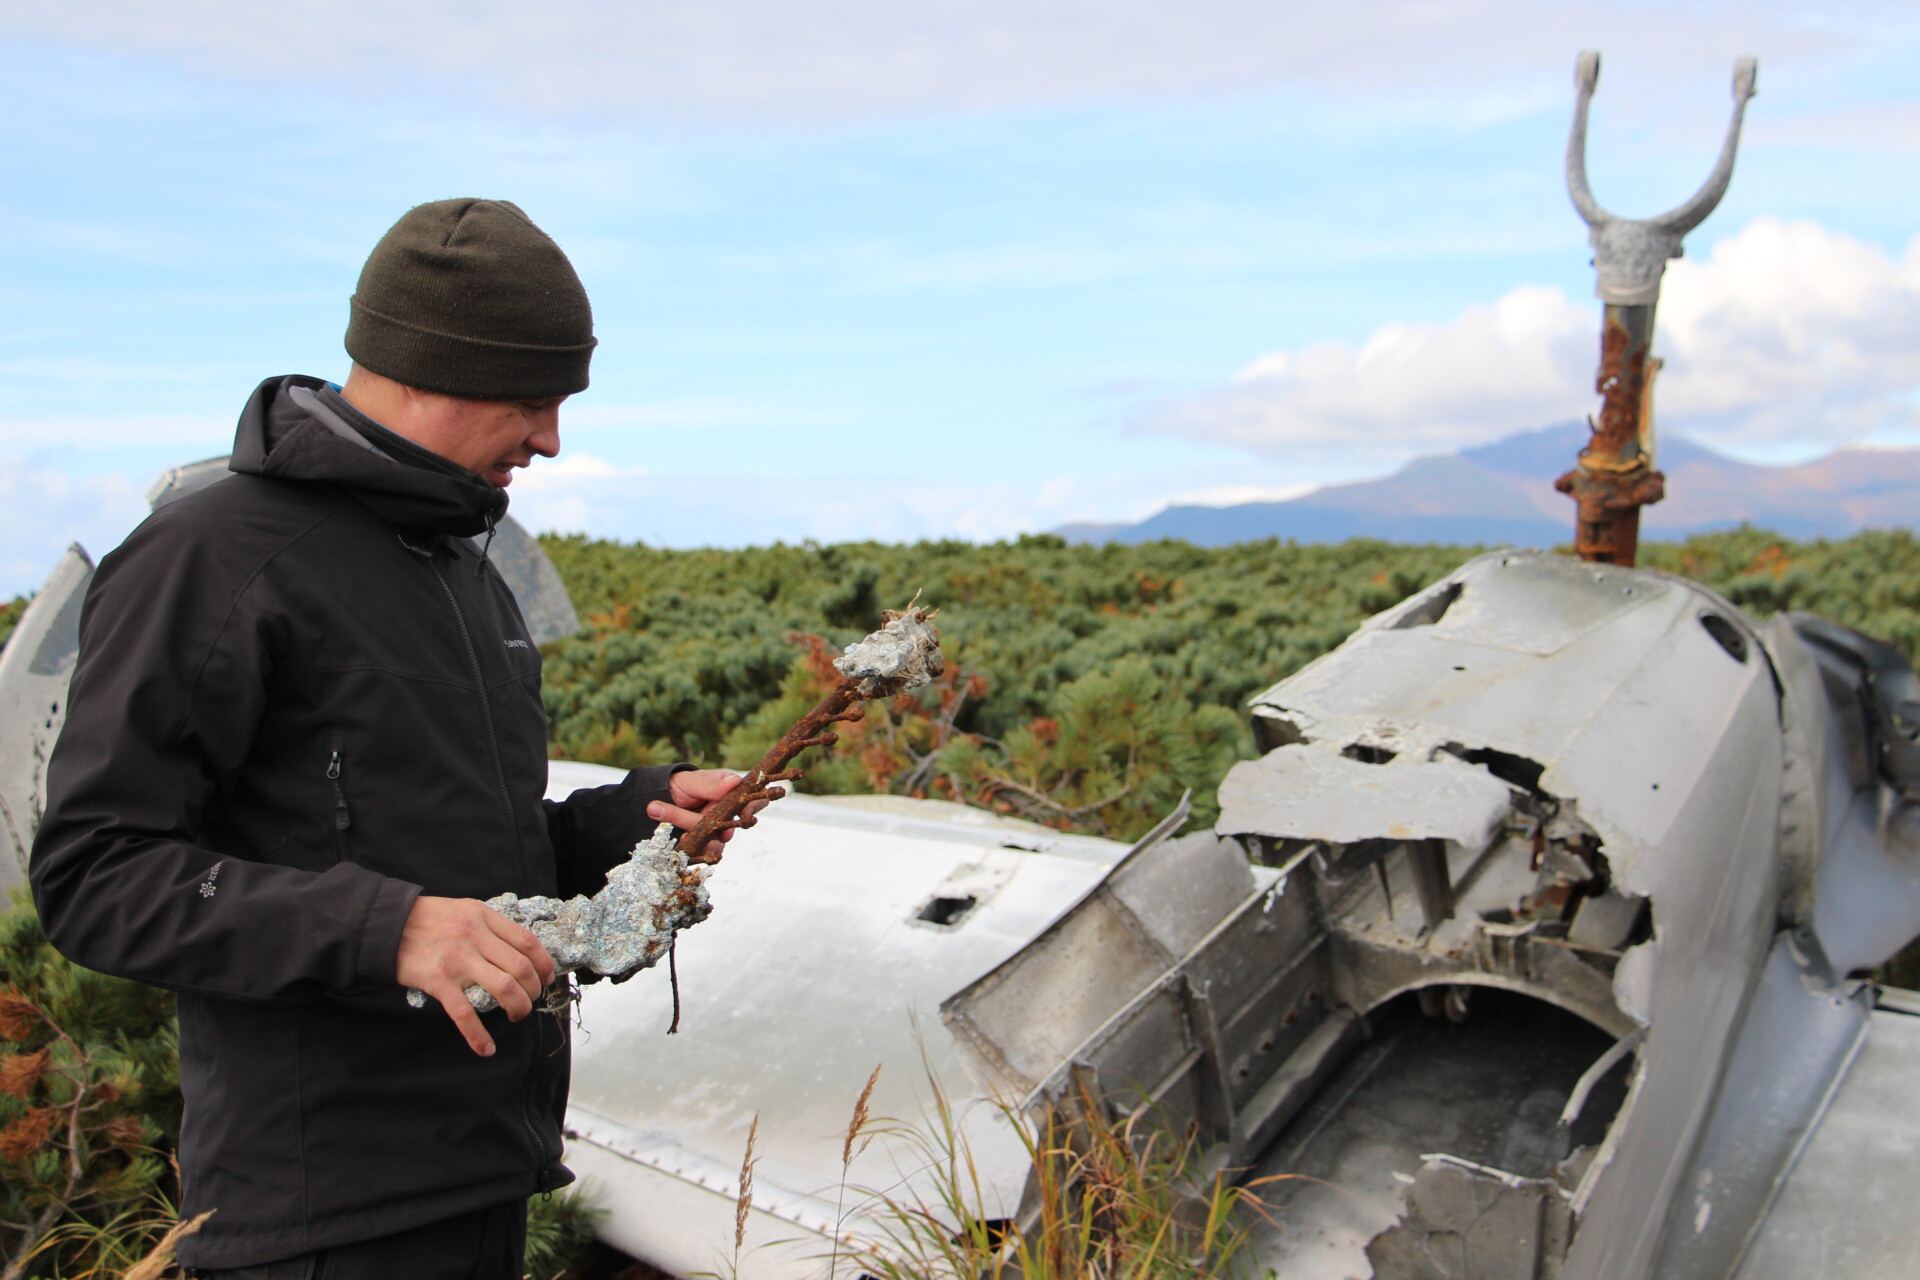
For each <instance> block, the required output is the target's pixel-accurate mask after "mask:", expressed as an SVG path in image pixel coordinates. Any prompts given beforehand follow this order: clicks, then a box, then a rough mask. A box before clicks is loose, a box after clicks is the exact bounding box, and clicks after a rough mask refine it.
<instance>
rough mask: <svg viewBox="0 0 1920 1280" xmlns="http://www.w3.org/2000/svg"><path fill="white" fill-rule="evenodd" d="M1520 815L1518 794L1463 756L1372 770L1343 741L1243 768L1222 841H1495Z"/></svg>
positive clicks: (1231, 792) (1227, 798)
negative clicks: (1346, 751)
mask: <svg viewBox="0 0 1920 1280" xmlns="http://www.w3.org/2000/svg"><path fill="white" fill-rule="evenodd" d="M1512 807H1513V790H1512V788H1511V787H1509V786H1508V785H1507V784H1506V783H1504V782H1502V781H1500V780H1499V779H1498V778H1495V777H1493V776H1492V775H1491V774H1489V773H1488V772H1487V771H1486V770H1485V769H1483V768H1480V767H1478V766H1477V765H1470V764H1467V763H1466V762H1464V761H1462V760H1460V759H1459V758H1458V757H1456V756H1451V755H1441V756H1437V757H1435V758H1434V759H1431V760H1422V759H1418V758H1412V757H1404V756H1402V757H1396V758H1394V759H1393V760H1390V761H1388V762H1387V763H1385V764H1365V763H1363V762H1361V761H1359V760H1355V759H1350V758H1348V757H1346V756H1343V755H1341V754H1340V747H1339V744H1338V743H1311V744H1309V743H1297V744H1291V745H1288V746H1283V747H1276V748H1274V749H1273V750H1272V751H1269V752H1267V754H1266V755H1264V756H1261V757H1260V758H1259V759H1258V760H1243V761H1241V762H1240V763H1239V764H1236V765H1234V766H1233V768H1232V769H1230V770H1228V771H1227V776H1226V778H1225V780H1223V781H1222V782H1221V784H1220V819H1219V821H1218V822H1216V823H1215V824H1214V830H1216V831H1218V832H1220V833H1221V834H1222V835H1234V836H1238V835H1261V836H1275V837H1281V838H1286V839H1295V840H1325V841H1329V842H1331V843H1334V844H1353V843H1356V842H1358V841H1361V840H1452V841H1455V842H1456V843H1459V844H1463V845H1466V846H1467V847H1468V848H1471V849H1484V848H1485V847H1486V846H1487V841H1489V840H1490V839H1492V837H1493V833H1494V832H1495V831H1496V830H1497V829H1498V828H1499V827H1500V825H1501V823H1502V822H1503V821H1504V820H1505V819H1506V816H1507V814H1508V813H1509V811H1511V809H1512Z"/></svg>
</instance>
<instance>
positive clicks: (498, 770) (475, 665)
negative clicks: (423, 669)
mask: <svg viewBox="0 0 1920 1280" xmlns="http://www.w3.org/2000/svg"><path fill="white" fill-rule="evenodd" d="M401 545H402V546H405V545H406V542H405V540H404V539H402V541H401ZM408 549H409V550H411V549H412V548H410V547H409V548H408ZM426 559H427V565H428V566H429V567H430V568H431V569H432V570H433V576H434V580H435V581H437V582H438V583H439V584H440V590H441V591H442V592H443V593H445V595H446V597H447V604H448V605H449V606H450V607H451V608H452V609H453V620H454V622H455V623H457V624H458V625H459V627H460V639H461V642H462V643H464V644H465V645H466V647H467V663H468V665H469V666H470V667H471V668H472V669H473V688H474V692H476V693H478V694H479V695H480V719H481V720H482V722H484V723H485V725H486V728H487V750H488V751H489V752H490V753H491V754H492V756H493V776H494V780H495V781H496V782H497V783H498V784H499V787H500V802H501V803H502V804H503V805H505V806H506V810H507V828H508V830H510V831H512V832H513V852H514V858H515V860H516V861H517V862H519V863H520V873H521V874H522V875H526V874H527V865H526V859H527V855H526V849H525V848H524V847H523V846H522V845H521V843H520V826H519V823H518V822H517V821H516V820H515V818H514V812H513V792H512V791H510V790H509V789H508V788H507V767H506V764H505V763H504V762H503V761H502V760H501V758H500V738H499V735H498V733H497V732H496V731H495V729H494V725H493V700H492V699H491V698H489V697H488V696H487V676H486V672H485V671H483V670H482V669H481V667H480V651H479V650H478V649H475V648H474V647H473V633H472V632H471V631H469V630H467V615H466V614H465V613H464V612H463V611H462V610H461V608H460V601H459V598H458V597H456V596H455V595H454V594H453V585H452V584H451V583H449V582H448V581H447V575H446V574H445V573H443V572H441V570H440V562H439V561H438V560H436V559H434V558H433V556H432V554H431V553H429V554H428V556H427V558H426ZM535 1016H536V1017H537V1016H538V1015H537V1014H536V1015H535ZM534 1030H535V1034H534V1046H533V1052H532V1053H531V1054H530V1055H528V1058H527V1069H526V1071H525V1072H524V1073H522V1075H521V1077H520V1125H521V1127H522V1128H524V1129H525V1130H526V1131H527V1149H528V1150H529V1151H531V1152H532V1153H533V1161H534V1166H535V1169H536V1170H537V1172H536V1173H535V1175H534V1176H535V1179H536V1180H538V1181H540V1182H543V1183H544V1182H545V1181H546V1176H547V1174H546V1167H547V1165H546V1160H547V1156H546V1152H545V1151H543V1150H541V1147H540V1134H539V1132H538V1131H537V1130H536V1129H535V1128H534V1127H533V1118H532V1117H531V1116H529V1115H528V1114H527V1091H528V1090H529V1089H530V1088H531V1087H532V1083H533V1073H534V1069H535V1068H536V1067H537V1066H538V1065H539V1062H540V1046H541V1045H542V1044H543V1043H544V1042H545V1040H546V1035H545V1028H543V1027H541V1026H539V1024H537V1023H536V1024H535V1028H534Z"/></svg>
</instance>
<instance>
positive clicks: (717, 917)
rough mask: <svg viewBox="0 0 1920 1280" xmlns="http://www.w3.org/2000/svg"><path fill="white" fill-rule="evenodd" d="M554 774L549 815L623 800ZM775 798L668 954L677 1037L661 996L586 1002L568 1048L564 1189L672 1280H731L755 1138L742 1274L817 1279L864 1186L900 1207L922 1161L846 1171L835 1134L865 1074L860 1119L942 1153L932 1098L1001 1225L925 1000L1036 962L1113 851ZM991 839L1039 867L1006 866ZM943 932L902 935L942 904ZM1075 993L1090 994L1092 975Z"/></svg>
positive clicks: (609, 988)
mask: <svg viewBox="0 0 1920 1280" xmlns="http://www.w3.org/2000/svg"><path fill="white" fill-rule="evenodd" d="M620 776H621V775H620V774H619V772H617V771H615V770H611V769H603V768H599V767H597V766H593V765H580V764H571V763H565V762H558V761H556V762H555V763H554V764H552V765H551V766H550V773H549V784H548V794H549V795H550V796H552V797H555V798H558V797H560V796H564V795H566V794H568V793H569V792H571V791H573V790H574V789H576V788H579V787H584V786H596V785H601V784H604V783H606V782H610V781H616V780H618V778H619V777H620ZM922 812H924V813H926V814H928V815H930V816H928V817H916V816H910V814H903V813H901V812H899V811H898V807H897V806H895V807H892V808H891V809H890V810H881V811H876V810H872V809H863V808H859V807H855V806H849V805H838V804H834V803H831V802H829V801H828V800H825V799H814V798H810V797H806V796H789V797H788V798H786V799H784V800H782V801H781V802H780V803H778V804H776V805H773V806H772V807H770V808H769V809H768V810H767V811H766V812H765V813H764V814H762V815H761V818H760V823H759V825H758V826H756V827H755V828H754V829H753V831H752V832H751V833H750V834H748V835H746V836H743V837H742V838H741V839H739V840H737V841H735V842H734V844H733V845H731V846H730V847H729V849H728V853H727V860H726V862H725V863H724V864H722V866H721V868H720V870H719V871H718V872H717V873H716V874H715V876H714V877H713V879H712V880H711V882H710V885H709V887H710V889H711V890H712V893H713V901H714V912H713V915H712V917H711V918H710V919H708V920H707V921H706V922H705V923H703V924H701V925H700V926H699V927H698V928H695V929H690V930H688V931H687V932H686V933H685V935H683V937H682V938H681V939H680V942H679V948H678V949H679V957H678V959H679V973H680V987H681V995H682V999H683V1021H682V1023H681V1028H680V1033H679V1034H678V1035H675V1036H671V1037H670V1036H667V1035H666V1034H665V1032H666V1028H667V1025H668V1022H669V1021H670V1020H671V1018H672V995H671V992H670V989H669V985H668V982H667V974H666V973H664V972H662V971H660V970H659V969H656V970H651V971H649V972H647V973H645V974H642V975H641V976H639V977H637V978H635V979H634V980H633V981H631V982H627V983H624V984H621V985H619V986H614V985H610V984H605V983H602V984H598V985H595V986H590V987H588V988H586V989H585V991H584V993H583V996H582V1000H581V1004H580V1009H579V1018H580V1023H579V1027H578V1029H577V1031H576V1034H575V1038H574V1046H575V1048H574V1067H573V1086H572V1093H571V1102H570V1105H569V1109H568V1127H569V1130H570V1132H571V1133H572V1135H573V1137H572V1141H571V1143H570V1146H569V1148H568V1155H567V1162H568V1164H569V1166H570V1167H572V1168H573V1169H575V1170H576V1171H577V1172H579V1173H580V1174H582V1176H583V1177H586V1178H588V1179H590V1180H591V1182H592V1184H593V1186H594V1187H595V1189H596V1196H597V1199H598V1201H599V1203H600V1204H601V1205H602V1206H603V1207H605V1208H606V1209H607V1210H608V1211H609V1216H608V1218H607V1219H606V1221H605V1222H604V1223H603V1225H602V1227H601V1235H602V1236H603V1237H604V1238H606V1239H607V1240H608V1241H610V1242H611V1243H613V1244H615V1245H617V1246H618V1247H620V1248H622V1249H624V1250H626V1251H627V1252H629V1253H631V1254H633V1255H634V1256H636V1257H640V1258H643V1259H645V1260H647V1261H648V1262H651V1263H653V1264H654V1265H656V1266H659V1267H662V1268H664V1269H666V1270H668V1271H670V1272H673V1273H674V1274H679V1275H685V1274H689V1273H692V1272H697V1271H708V1272H712V1271H724V1270H725V1269H726V1265H727V1261H728V1255H729V1254H730V1252H731V1245H732V1240H733V1229H734V1207H735V1205H734V1196H735V1194H736V1190H737V1188H736V1186H735V1180H736V1178H737V1176H738V1172H739V1168H740V1161H741V1157H742V1155H743V1153H744V1148H745V1145H746V1137H747V1128H748V1125H749V1123H750V1122H751V1120H752V1118H753V1117H754V1116H755V1115H756V1114H758V1115H759V1117H760V1130H759V1143H758V1152H759V1160H760V1163H759V1167H758V1170H757V1171H756V1173H755V1175H754V1205H755V1208H754V1211H753V1213H752V1215H751V1221H750V1222H749V1225H748V1238H747V1247H746V1249H745V1250H744V1251H743V1252H742V1255H741V1258H740V1270H739V1274H740V1275H741V1276H742V1277H745V1278H746V1280H784V1278H786V1277H801V1276H817V1275H819V1274H821V1273H822V1271H823V1270H824V1267H823V1264H822V1263H821V1261H820V1259H821V1258H822V1257H823V1256H824V1255H825V1254H826V1252H827V1251H828V1249H829V1248H830V1247H831V1245H830V1241H831V1236H832V1234H833V1233H834V1231H835V1230H836V1228H839V1229H843V1230H849V1231H859V1230H865V1231H868V1232H871V1231H872V1230H873V1224H872V1222H871V1220H870V1217H869V1214H870V1208H869V1207H866V1206H867V1201H866V1200H865V1198H864V1197H863V1196H862V1195H861V1194H860V1192H859V1190H858V1189H859V1188H863V1187H864V1188H891V1189H893V1190H894V1192H895V1193H896V1194H910V1193H911V1192H912V1190H913V1188H914V1187H915V1186H917V1185H919V1184H918V1183H916V1182H914V1181H913V1180H912V1179H909V1180H908V1181H907V1182H906V1183H905V1184H904V1185H903V1184H902V1181H901V1180H902V1175H903V1173H904V1172H910V1171H915V1170H921V1169H923V1168H924V1166H925V1163H926V1155H925V1153H924V1152H923V1151H920V1150H917V1149H915V1147H914V1146H913V1142H912V1141H911V1140H910V1139H908V1138H906V1137H904V1136H903V1135H902V1134H901V1133H900V1132H894V1133H892V1134H890V1135H886V1136H882V1137H881V1138H879V1139H878V1140H876V1141H875V1142H874V1143H873V1145H872V1146H871V1147H870V1148H868V1149H866V1151H865V1152H864V1154H860V1155H857V1156H856V1158H855V1159H854V1161H853V1165H852V1167H851V1169H849V1170H846V1171H844V1176H845V1182H846V1184H847V1185H848V1186H849V1187H850V1188H853V1190H850V1191H849V1192H848V1193H847V1194H846V1195H845V1196H844V1198H843V1197H842V1195H841V1183H842V1179H843V1170H842V1168H841V1162H840V1161H841V1154H842V1142H841V1139H842V1136H843V1134H844V1133H845V1130H846V1127H847V1123H848V1120H849V1118H850V1116H851V1114H852V1111H853V1105H854V1101H855V1099H856V1098H857V1097H858V1096H859V1094H860V1090H861V1087H862V1085H863V1084H864V1083H865V1082H866V1080H867V1077H868V1073H869V1072H871V1071H872V1070H873V1068H874V1067H875V1066H876V1065H881V1064H884V1070H883V1071H882V1073H881V1076H880V1080H879V1084H878V1086H877V1087H876V1090H875V1093H874V1096H873V1100H872V1104H871V1107H872V1113H873V1115H874V1116H875V1117H884V1118H886V1119H888V1120H890V1121H896V1122H899V1123H900V1124H901V1125H904V1126H908V1127H910V1128H911V1129H912V1130H914V1131H917V1132H918V1133H919V1134H920V1135H922V1136H924V1135H927V1134H931V1133H933V1132H936V1131H937V1130H938V1127H939V1122H938V1120H937V1117H936V1116H935V1114H934V1106H933V1100H932V1098H931V1096H930V1092H929V1090H930V1087H931V1086H933V1085H936V1084H937V1086H938V1087H939V1088H940V1089H941V1090H942V1091H944V1093H945V1095H946V1097H947V1098H948V1100H949V1101H950V1103H951V1104H952V1105H953V1107H954V1110H955V1114H956V1116H957V1120H958V1123H959V1124H960V1126H961V1127H962V1130H963V1131H964V1132H965V1134H966V1136H967V1140H968V1142H969V1144H970V1145H971V1146H972V1148H973V1152H974V1157H975V1160H976V1162H977V1166H978V1168H979V1171H980V1174H981V1178H982V1191H983V1197H984V1203H983V1204H982V1205H981V1206H980V1208H981V1211H982V1212H984V1213H985V1214H986V1215H987V1216H1001V1217H1011V1216H1013V1213H1014V1212H1015V1210H1016V1209H1017V1207H1018V1203H1019V1198H1020V1195H1021V1193H1022V1191H1023V1189H1024V1187H1025V1182H1026V1174H1027V1168H1028V1162H1027V1159H1026V1154H1025V1151H1024V1148H1022V1147H1021V1145H1020V1143H1019V1140H1018V1138H1017V1135H1015V1134H1014V1132H1013V1130H1012V1128H1011V1127H1010V1126H1009V1125H1008V1124H1007V1122H1006V1120H1005V1118H1004V1116H1003V1114H1002V1113H1001V1111H1000V1110H999V1109H998V1108H997V1107H996V1106H995V1105H994V1104H993V1102H992V1101H991V1097H992V1095H991V1093H990V1092H989V1091H986V1090H983V1089H982V1088H980V1087H979V1086H978V1085H977V1084H976V1083H975V1082H974V1081H973V1079H972V1077H971V1076H969V1075H968V1074H967V1071H966V1070H965V1068H964V1066H963V1064H962V1062H961V1060H960V1057H959V1056H958V1054H957V1052H956V1048H955V1046H954V1043H953V1040H952V1038H951V1037H950V1036H949V1035H948V1034H947V1032H946V1031H945V1029H944V1028H943V1027H942V1026H941V1025H940V1022H939V1019H938V1017H937V1016H936V1011H937V1010H938V1007H939V1004H940V1002H941V1001H942V1000H943V999H945V998H946V997H947V996H949V995H950V994H952V993H953V992H954V991H956V990H958V989H960V988H961V987H963V986H965V985H966V984H967V983H969V982H971V981H973V980H975V979H977V978H979V977H980V976H981V975H982V974H984V973H986V972H988V971H989V970H991V969H993V968H994V967H995V966H997V965H998V964H1000V963H1001V962H1002V961H1004V960H1005V959H1007V958H1008V957H1009V956H1011V955H1013V954H1014V953H1016V952H1018V951H1019V950H1020V949H1021V948H1022V947H1024V946H1026V945H1027V944H1028V943H1030V942H1032V941H1033V940H1034V938H1035V937H1036V936H1037V935H1039V934H1041V933H1042V932H1043V931H1044V930H1045V929H1046V927H1047V926H1048V925H1050V924H1052V923H1053V922H1054V920H1055V918H1056V917H1058V916H1059V915H1060V914H1061V912H1062V911H1064V910H1065V909H1066V908H1067V907H1069V906H1070V905H1071V904H1073V903H1074V902H1076V901H1078V900H1080V899H1082V898H1083V897H1085V896H1086V894H1087V893H1088V892H1089V891H1090V890H1092V889H1093V888H1094V887H1095V886H1096V885H1097V884H1098V883H1099V882H1100V881H1101V880H1102V879H1103V878H1104V877H1105V876H1106V874H1107V872H1108V871H1109V869H1110V868H1111V867H1112V866H1113V865H1114V864H1115V863H1116V862H1118V861H1119V859H1120V858H1121V856H1122V855H1123V854H1124V853H1125V852H1126V848H1125V846H1123V845H1119V844H1115V843H1112V842H1109V841H1104V840H1094V839H1089V838H1084V837H1075V836H1068V835H1062V834H1060V833H1049V834H1048V835H1047V836H1046V837H1043V838H1037V837H1036V834H1035V833H1033V832H1032V831H1031V830H1029V829H1026V828H1019V829H1013V828H1007V827H1004V826H1002V825H997V824H996V825H983V824H977V823H958V822H948V821H944V820H943V819H944V817H945V816H946V813H945V810H944V807H943V806H940V805H937V804H934V805H928V806H926V807H925V809H924V810H923V811H922ZM1008 841H1016V842H1020V843H1024V844H1033V845H1043V846H1045V847H1044V848H1042V849H1038V850H1036V849H1030V848H1009V847H1007V842H1008ZM962 888H964V889H966V890H968V891H970V892H971V893H973V894H977V895H978V897H977V898H976V902H975V905H974V906H973V907H972V908H971V909H969V910H967V911H965V912H964V913H963V914H961V915H960V916H959V917H958V918H957V920H956V923H954V924H953V925H951V926H941V925H938V924H934V923H930V922H928V921H924V920H921V919H919V918H918V917H919V915H920V914H921V912H922V909H923V908H924V907H925V906H926V905H927V904H928V902H929V901H930V900H931V899H932V898H934V897H937V896H949V895H950V894H952V893H954V892H955V891H956V890H959V889H962ZM1089 980H1092V978H1091V977H1090V978H1089Z"/></svg>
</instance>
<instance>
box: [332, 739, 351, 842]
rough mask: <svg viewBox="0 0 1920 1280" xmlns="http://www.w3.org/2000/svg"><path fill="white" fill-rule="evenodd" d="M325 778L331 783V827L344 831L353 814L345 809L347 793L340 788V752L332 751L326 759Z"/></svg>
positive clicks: (349, 824) (348, 825) (349, 825)
mask: <svg viewBox="0 0 1920 1280" xmlns="http://www.w3.org/2000/svg"><path fill="white" fill-rule="evenodd" d="M327 780H328V781H329V782H331V783H333V829H334V830H335V831H345V830H346V829H347V828H348V827H351V826H352V825H353V814H352V813H350V812H349V811H348V810H347V793H346V792H345V791H343V790H341V788H340V753H339V752H338V751H336V752H334V753H333V757H332V758H331V759H330V760H328V761H327Z"/></svg>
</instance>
